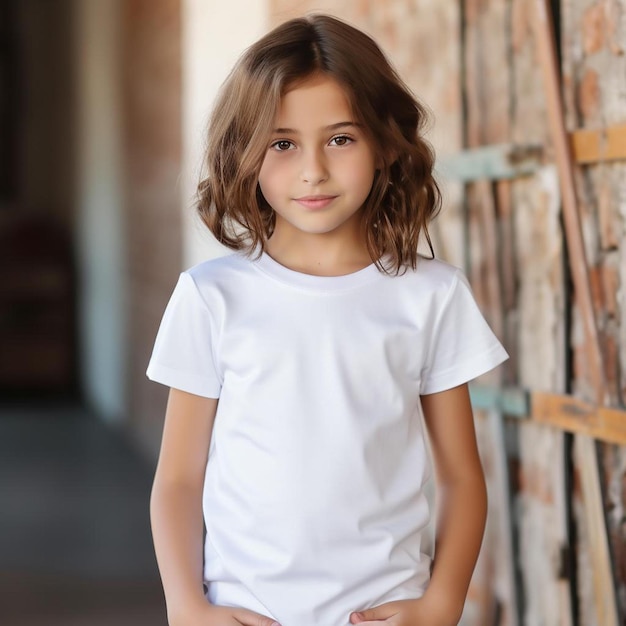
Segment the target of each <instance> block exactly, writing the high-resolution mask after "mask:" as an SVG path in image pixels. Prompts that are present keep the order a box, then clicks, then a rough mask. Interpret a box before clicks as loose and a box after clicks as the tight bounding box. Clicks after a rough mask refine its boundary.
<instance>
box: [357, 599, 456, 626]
mask: <svg viewBox="0 0 626 626" xmlns="http://www.w3.org/2000/svg"><path fill="white" fill-rule="evenodd" d="M459 619H460V616H459V617H458V618H452V617H450V614H449V611H446V607H444V606H441V605H440V604H436V603H432V602H429V601H428V599H427V598H426V597H422V598H419V599H417V600H398V601H396V602H387V603H386V604H381V605H379V606H375V607H374V608H371V609H367V610H363V611H358V612H354V613H352V614H351V615H350V623H351V624H358V625H359V626H383V625H384V626H456V624H458V622H459Z"/></svg>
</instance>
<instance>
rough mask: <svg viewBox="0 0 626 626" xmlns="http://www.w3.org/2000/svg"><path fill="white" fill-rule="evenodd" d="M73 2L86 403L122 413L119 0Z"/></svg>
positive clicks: (110, 414) (112, 415)
mask: <svg viewBox="0 0 626 626" xmlns="http://www.w3.org/2000/svg"><path fill="white" fill-rule="evenodd" d="M39 4H40V5H41V4H46V3H39ZM73 8H74V12H73V19H74V32H75V37H74V42H73V43H74V64H75V70H76V72H75V79H76V82H75V91H74V97H75V106H76V116H75V118H74V126H75V129H76V144H75V145H76V153H77V159H76V165H77V167H76V179H75V183H74V184H75V196H74V203H75V233H76V235H75V239H76V247H77V263H78V280H79V285H78V300H79V302H78V304H79V307H78V308H79V325H80V328H79V343H80V378H81V386H82V390H83V394H84V396H85V399H86V401H87V403H88V404H89V405H90V406H91V407H92V408H93V409H95V410H96V412H97V413H98V414H99V415H100V416H102V417H103V418H105V419H107V420H109V421H120V420H122V419H124V416H125V414H126V408H127V398H126V385H125V379H126V371H127V370H126V362H127V354H128V352H127V344H126V325H127V323H128V317H127V312H126V308H125V304H126V282H127V281H126V245H127V239H126V233H125V228H126V226H125V217H124V189H123V152H122V112H121V52H120V42H121V37H120V29H121V21H120V2H119V0H110V1H108V2H94V1H90V2H83V1H82V0H74V2H73ZM68 119H69V118H68Z"/></svg>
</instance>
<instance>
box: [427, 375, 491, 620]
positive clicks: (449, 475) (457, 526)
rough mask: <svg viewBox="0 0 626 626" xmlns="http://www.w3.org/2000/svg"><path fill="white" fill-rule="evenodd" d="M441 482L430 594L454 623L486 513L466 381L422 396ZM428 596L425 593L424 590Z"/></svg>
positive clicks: (464, 592)
mask: <svg viewBox="0 0 626 626" xmlns="http://www.w3.org/2000/svg"><path fill="white" fill-rule="evenodd" d="M422 408H423V411H424V418H425V420H426V426H427V428H428V433H429V435H430V442H431V448H432V452H433V457H434V461H435V469H436V473H437V483H438V510H437V533H436V543H435V561H434V566H433V572H432V578H431V582H430V585H429V587H428V590H427V595H428V596H429V597H428V600H432V601H433V602H434V603H435V604H437V606H441V607H446V611H445V613H446V614H447V615H449V616H450V621H449V622H445V623H450V624H456V623H457V622H458V621H459V620H460V618H461V613H462V612H463V605H464V603H465V597H466V595H467V589H468V587H469V584H470V579H471V577H472V572H473V571H474V566H475V565H476V559H477V558H478V552H479V550H480V545H481V542H482V538H483V532H484V529H485V520H486V517H487V489H486V486H485V478H484V475H483V470H482V466H481V463H480V458H479V456H478V447H477V445H476V433H475V431H474V419H473V415H472V406H471V404H470V399H469V392H468V388H467V385H461V386H459V387H455V388H454V389H450V390H448V391H443V392H441V393H434V394H431V395H428V396H422ZM424 597H425V598H426V595H425V596H424Z"/></svg>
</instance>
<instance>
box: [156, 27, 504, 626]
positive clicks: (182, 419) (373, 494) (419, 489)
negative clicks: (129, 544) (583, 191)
mask: <svg viewBox="0 0 626 626" xmlns="http://www.w3.org/2000/svg"><path fill="white" fill-rule="evenodd" d="M423 122H424V111H423V109H422V107H421V106H420V105H418V104H417V103H416V102H415V100H414V98H413V97H412V95H411V94H410V93H409V91H408V89H407V88H406V87H405V86H404V85H403V83H402V82H401V81H400V79H399V78H398V76H397V75H396V74H395V72H394V70H393V69H392V68H391V67H390V65H389V63H388V62H387V61H386V59H385V58H384V56H383V54H382V53H381V51H380V50H379V48H378V47H377V46H376V44H375V43H374V42H373V41H372V40H371V39H370V38H369V37H368V36H366V35H365V34H363V33H361V32H359V31H357V30H355V29H354V28H352V27H350V26H348V25H347V24H345V23H343V22H341V21H339V20H337V19H334V18H331V17H327V16H323V15H316V16H312V17H307V18H300V19H295V20H292V21H289V22H287V23H285V24H283V25H282V26H279V27H278V28H276V29H275V30H274V31H272V32H271V33H269V34H268V35H267V36H265V37H263V38H262V39H261V40H260V41H258V42H257V43H256V44H255V45H253V46H252V47H251V48H249V49H248V51H247V52H246V53H245V54H244V55H243V57H242V58H241V59H240V61H239V63H238V64H237V65H236V67H235V69H234V70H233V72H232V73H231V75H230V76H229V78H228V79H227V81H226V83H225V85H224V86H223V89H222V91H221V95H220V97H219V99H218V102H217V105H216V107H215V110H214V113H213V116H212V120H211V124H210V131H209V140H208V150H207V161H206V162H207V170H208V172H207V175H206V178H205V179H204V180H203V182H202V183H201V185H200V188H199V211H200V215H201V216H202V219H203V220H204V222H205V223H206V225H207V226H208V227H209V228H210V229H211V231H212V232H213V233H214V235H215V236H216V237H217V239H218V240H219V241H221V242H222V243H224V244H226V245H227V246H229V247H230V248H232V249H234V250H235V252H234V253H232V254H230V255H228V256H226V257H223V258H220V259H215V260H211V261H207V262H204V263H201V264H200V265H198V266H196V267H194V268H192V269H191V270H189V271H187V272H184V273H183V274H182V275H181V277H180V280H179V282H178V285H177V286H176V288H175V290H174V293H173V295H172V298H171V300H170V303H169V305H168V307H167V310H166V311H165V315H164V317H163V321H162V323H161V328H160V330H159V334H158V336H157V340H156V344H155V348H154V353H153V355H152V359H151V361H150V365H149V368H148V376H149V377H150V378H151V379H153V380H156V381H158V382H161V383H163V384H166V385H168V386H169V387H171V391H170V396H169V401H168V406H167V412H166V418H165V427H164V434H163V443H162V448H161V453H160V458H159V463H158V467H157V471H156V476H155V481H154V488H153V493H152V503H151V515H152V526H153V535H154V542H155V548H156V554H157V559H158V563H159V568H160V571H161V576H162V580H163V586H164V590H165V596H166V601H167V610H168V616H169V620H170V624H171V625H172V626H238V625H242V624H243V625H245V626H277V624H280V625H281V626H346V625H347V624H360V625H361V626H373V625H383V624H386V625H388V626H450V625H452V624H456V623H457V622H458V620H459V619H460V615H461V612H462V608H463V603H464V599H465V595H466V592H467V588H468V584H469V581H470V576H471V573H472V570H473V567H474V564H475V560H476V557H477V554H478V550H479V546H480V542H481V538H482V533H483V527H484V522H485V513H486V495H485V484H484V478H483V474H482V471H481V466H480V462H479V458H478V454H477V450H476V442H475V435H474V429H473V420H472V411H471V407H470V402H469V399H468V391H467V385H466V383H467V381H468V380H470V379H471V378H473V377H475V376H477V375H479V374H482V373H483V372H485V371H487V370H489V369H491V368H493V367H494V366H496V365H497V364H498V363H500V362H501V361H503V360H504V359H505V358H506V353H505V351H504V349H503V348H502V347H501V345H500V344H499V343H498V341H497V340H496V338H495V337H494V336H493V334H492V332H491V331H490V330H489V328H488V326H487V325H486V323H485V321H484V319H483V317H482V316H481V314H480V313H479V311H478V309H477V306H476V304H475V302H474V300H473V297H472V295H471V292H470V290H469V288H468V284H467V282H466V279H465V278H464V276H463V275H462V273H461V272H460V271H459V270H457V269H456V268H453V267H451V266H449V265H447V264H445V263H443V262H441V261H438V260H435V259H434V258H432V259H431V258H426V257H421V256H418V254H417V246H418V239H419V237H420V235H424V236H425V238H426V240H427V241H428V243H429V245H430V240H429V239H428V234H427V230H426V226H427V223H428V221H429V219H430V218H431V217H432V216H433V215H434V214H435V213H436V211H437V209H438V207H439V192H438V189H437V185H436V183H435V181H434V180H433V176H432V168H433V156H432V153H431V151H430V149H429V147H428V145H427V144H426V143H425V141H424V140H423V139H422V137H421V136H420V129H421V128H422V126H423ZM431 253H432V247H431ZM424 425H425V426H424ZM425 427H426V428H427V430H428V435H429V440H430V448H431V449H432V455H433V458H434V462H435V467H436V473H437V478H438V485H439V492H438V493H439V498H438V523H437V533H436V546H435V554H436V558H435V560H434V562H433V563H431V558H430V556H429V555H428V554H427V553H426V550H425V548H424V539H423V537H424V533H425V531H426V529H427V526H428V524H429V521H430V519H431V515H430V512H429V509H428V504H427V500H426V497H425V495H424V486H425V483H426V481H427V480H428V479H429V476H430V463H429V457H428V454H427V446H426V443H425ZM202 512H204V524H205V528H206V537H205V539H204V549H203V548H202V541H203V516H202ZM431 566H432V567H431ZM431 570H432V573H431Z"/></svg>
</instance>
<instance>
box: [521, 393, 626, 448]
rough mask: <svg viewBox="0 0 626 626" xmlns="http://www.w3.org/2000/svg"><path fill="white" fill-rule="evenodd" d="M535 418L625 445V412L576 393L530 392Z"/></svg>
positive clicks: (532, 413)
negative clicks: (574, 394) (571, 394)
mask: <svg viewBox="0 0 626 626" xmlns="http://www.w3.org/2000/svg"><path fill="white" fill-rule="evenodd" d="M530 415H531V417H532V419H533V420H534V421H536V422H539V423H541V424H547V425H549V426H555V427H556V428H560V429H562V430H566V431H568V432H571V433H577V434H581V435H586V436H588V437H593V438H594V439H598V440H600V441H606V442H608V443H614V444H618V445H622V446H623V445H626V411H625V410H620V409H609V408H607V407H604V406H596V405H593V404H591V403H590V402H585V401H584V400H580V399H579V398H574V397H573V396H564V395H559V394H555V393H538V392H536V393H533V394H532V395H531V410H530Z"/></svg>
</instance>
